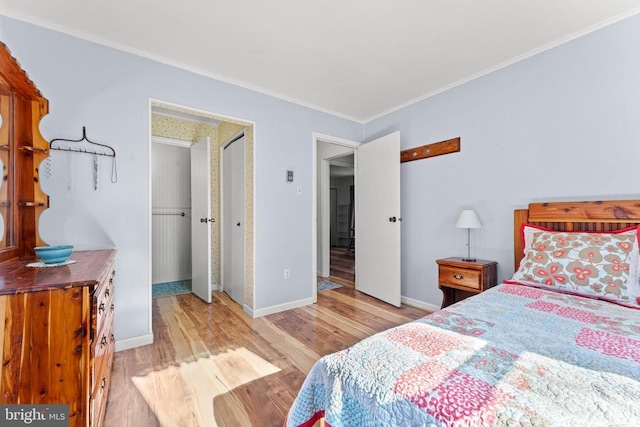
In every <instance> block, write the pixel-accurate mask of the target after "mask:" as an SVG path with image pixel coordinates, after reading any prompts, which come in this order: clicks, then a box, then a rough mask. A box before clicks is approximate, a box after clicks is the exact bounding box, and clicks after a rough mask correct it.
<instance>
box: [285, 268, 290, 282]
mask: <svg viewBox="0 0 640 427" xmlns="http://www.w3.org/2000/svg"><path fill="white" fill-rule="evenodd" d="M289 279H291V269H290V268H285V270H284V280H289Z"/></svg>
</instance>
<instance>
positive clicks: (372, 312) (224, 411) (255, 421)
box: [105, 287, 427, 427]
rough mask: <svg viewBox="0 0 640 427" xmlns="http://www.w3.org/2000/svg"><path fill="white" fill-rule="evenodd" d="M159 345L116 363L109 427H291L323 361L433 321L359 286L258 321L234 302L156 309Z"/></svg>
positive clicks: (184, 298) (183, 299)
mask: <svg viewBox="0 0 640 427" xmlns="http://www.w3.org/2000/svg"><path fill="white" fill-rule="evenodd" d="M153 305H154V307H153V330H154V344H152V345H148V346H144V347H139V348H135V349H131V350H127V351H123V352H119V353H117V354H116V356H115V361H114V368H113V373H112V382H111V387H110V391H109V400H108V404H107V411H106V419H105V425H106V426H109V427H110V426H118V427H121V426H122V427H124V426H131V427H144V426H166V427H175V426H206V427H209V426H216V425H218V426H245V425H246V426H249V425H254V426H278V427H280V426H282V425H283V422H284V420H285V417H286V414H287V411H288V409H289V407H290V406H291V404H292V402H293V399H294V398H295V395H296V394H297V392H298V390H299V389H300V386H301V385H302V382H303V380H304V378H305V375H306V373H307V372H308V371H309V370H310V369H311V366H312V365H313V363H314V362H315V361H316V360H318V359H319V358H320V357H321V356H323V355H325V354H328V353H331V352H335V351H337V350H340V349H343V348H345V347H348V346H350V345H352V344H354V343H356V342H357V341H359V340H361V339H363V338H365V337H368V336H371V335H373V334H375V333H376V332H379V331H382V330H385V329H388V328H390V327H392V326H395V325H398V324H402V323H406V322H409V321H411V320H414V319H417V318H419V317H422V316H424V315H426V314H427V313H426V312H425V311H423V310H419V309H416V308H412V307H407V306H403V307H401V308H395V307H393V306H390V305H388V304H385V303H382V302H380V301H379V300H377V299H375V298H372V297H369V296H367V295H365V294H362V293H360V292H358V291H356V290H355V289H354V288H351V287H342V288H338V289H332V290H326V291H321V292H318V303H317V304H314V305H312V306H307V307H302V308H298V309H294V310H289V311H286V312H283V313H278V314H273V315H270V316H266V317H262V318H258V319H251V318H250V317H249V316H247V315H246V314H245V313H244V312H243V311H242V309H241V307H240V306H239V305H238V304H236V303H234V302H233V301H232V300H231V299H230V298H229V297H228V296H227V295H226V294H224V293H220V292H214V300H213V303H212V304H210V305H208V304H206V303H204V302H202V301H201V300H199V299H198V298H197V297H195V296H193V295H191V294H186V295H178V296H168V297H161V298H156V299H154V300H153Z"/></svg>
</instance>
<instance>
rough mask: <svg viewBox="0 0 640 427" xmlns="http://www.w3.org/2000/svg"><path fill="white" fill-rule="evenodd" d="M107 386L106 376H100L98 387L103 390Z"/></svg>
mask: <svg viewBox="0 0 640 427" xmlns="http://www.w3.org/2000/svg"><path fill="white" fill-rule="evenodd" d="M105 387H107V377H102V381H100V389H101V390H104V389H105Z"/></svg>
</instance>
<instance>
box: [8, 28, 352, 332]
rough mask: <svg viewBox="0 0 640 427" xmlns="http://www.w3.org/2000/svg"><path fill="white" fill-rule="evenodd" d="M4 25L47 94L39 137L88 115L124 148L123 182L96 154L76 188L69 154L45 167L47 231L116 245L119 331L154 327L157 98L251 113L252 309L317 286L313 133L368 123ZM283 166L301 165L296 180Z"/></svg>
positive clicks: (83, 243)
mask: <svg viewBox="0 0 640 427" xmlns="http://www.w3.org/2000/svg"><path fill="white" fill-rule="evenodd" d="M0 25H1V28H2V41H3V42H4V43H6V44H7V46H9V48H10V49H11V51H12V53H13V55H14V56H15V57H16V58H17V59H18V60H19V61H20V63H21V64H22V67H23V68H24V69H25V70H26V71H27V72H28V74H29V76H30V77H31V78H32V80H33V81H34V82H36V84H37V85H38V87H39V88H40V90H41V91H42V93H43V94H44V96H45V97H47V98H48V99H49V101H50V110H51V113H50V114H49V116H47V117H45V118H44V119H43V121H42V123H41V132H42V134H43V136H44V137H45V138H46V139H47V140H50V139H52V138H57V137H71V138H74V137H78V136H79V134H80V132H81V128H82V126H87V130H88V133H89V137H90V138H92V139H93V140H95V141H98V142H104V143H106V144H110V145H112V146H113V147H114V148H115V150H116V151H117V153H118V157H117V159H118V160H117V161H118V163H117V167H118V178H119V179H118V183H117V184H111V183H109V182H108V180H109V173H108V169H109V164H108V163H101V169H100V188H99V190H98V191H94V190H93V189H92V188H91V181H92V178H91V177H92V175H91V160H90V158H81V157H82V156H76V157H74V159H73V163H72V165H73V168H74V175H73V183H72V184H73V185H72V190H71V191H69V190H68V189H67V184H68V182H67V178H66V168H67V163H66V156H65V155H64V154H63V155H58V154H60V153H55V156H54V158H53V171H52V176H51V178H46V177H43V187H44V188H45V190H46V191H47V193H48V194H49V195H50V197H51V209H49V210H48V211H47V212H46V213H45V215H44V217H43V219H42V222H41V234H42V237H43V238H44V239H45V241H47V242H48V243H50V244H55V243H63V242H64V243H71V244H74V245H75V246H76V248H77V249H89V248H102V247H116V248H118V251H119V252H118V257H117V266H116V268H117V270H118V286H117V291H116V305H117V311H116V320H115V322H116V335H117V338H118V339H119V340H122V339H126V338H132V337H138V336H144V335H146V334H148V333H149V332H150V328H151V325H150V324H149V312H150V308H151V300H150V293H149V292H150V291H149V289H150V280H151V278H150V272H149V218H150V211H149V110H148V109H149V106H148V102H149V98H155V99H160V100H163V101H169V102H173V103H177V104H181V105H186V106H189V107H194V108H199V109H202V110H206V111H210V112H213V113H218V114H222V115H227V116H232V117H238V118H241V119H245V120H250V121H253V122H255V132H256V135H255V170H254V173H255V218H256V220H255V241H256V242H257V247H256V253H255V276H256V279H255V301H256V305H255V308H256V309H260V308H264V307H269V306H273V305H278V304H284V303H288V302H291V301H297V300H301V299H305V298H311V297H312V295H311V289H312V287H311V281H310V279H311V270H312V245H311V236H312V221H311V218H312V217H313V212H312V188H311V183H312V176H311V172H312V170H313V169H312V167H313V164H312V150H311V148H312V143H311V142H312V133H313V132H320V133H323V134H329V135H335V136H339V137H343V138H348V139H353V140H360V138H361V136H362V125H361V124H358V123H355V122H351V121H348V120H344V119H341V118H338V117H335V116H331V115H329V114H325V113H321V112H318V111H314V110H311V109H307V108H304V107H300V106H298V105H295V104H292V103H289V102H285V101H282V100H279V99H276V98H273V97H270V96H266V95H262V94H259V93H256V92H254V91H250V90H246V89H242V88H239V87H237V86H233V85H229V84H226V83H223V82H220V81H216V80H213V79H210V78H206V77H202V76H199V75H196V74H193V73H190V72H187V71H183V70H180V69H176V68H173V67H170V66H165V65H162V64H159V63H156V62H153V61H150V60H146V59H143V58H140V57H137V56H135V55H131V54H127V53H123V52H121V51H118V50H114V49H111V48H107V47H104V46H100V45H97V44H94V43H91V42H87V41H83V40H79V39H76V38H73V37H69V36H66V35H63V34H60V33H57V32H54V31H50V30H47V29H43V28H40V27H37V26H33V25H29V24H26V23H23V22H19V21H16V20H13V19H9V18H6V17H0ZM255 66H256V67H259V66H260V64H255ZM286 170H293V171H295V182H294V183H293V184H290V183H289V184H288V183H287V182H286V180H285V171H286ZM298 185H300V186H302V188H303V195H302V196H297V195H296V187H297V186H298ZM285 268H290V269H291V270H292V277H291V279H290V280H288V281H284V277H283V270H284V269H285Z"/></svg>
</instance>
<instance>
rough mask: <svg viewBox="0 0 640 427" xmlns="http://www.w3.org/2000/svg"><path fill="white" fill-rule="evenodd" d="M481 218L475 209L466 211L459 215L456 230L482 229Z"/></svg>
mask: <svg viewBox="0 0 640 427" xmlns="http://www.w3.org/2000/svg"><path fill="white" fill-rule="evenodd" d="M481 227H482V223H481V222H480V218H478V215H477V214H476V211H474V210H473V209H465V210H463V211H462V212H460V215H458V220H457V221H456V228H481Z"/></svg>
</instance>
